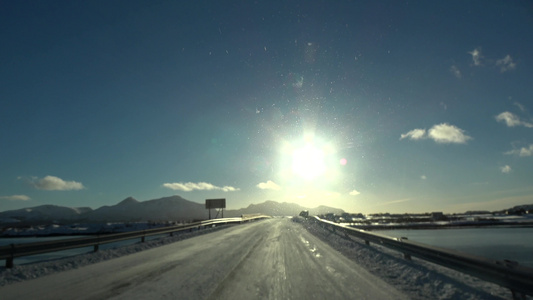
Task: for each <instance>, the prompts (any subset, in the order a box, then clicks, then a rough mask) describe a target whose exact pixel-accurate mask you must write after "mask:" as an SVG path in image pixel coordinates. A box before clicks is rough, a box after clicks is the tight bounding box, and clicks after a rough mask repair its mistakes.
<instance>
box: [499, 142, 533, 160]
mask: <svg viewBox="0 0 533 300" xmlns="http://www.w3.org/2000/svg"><path fill="white" fill-rule="evenodd" d="M505 154H508V155H518V156H522V157H523V156H532V155H533V144H530V145H529V148H526V147H522V148H520V149H514V150H511V151H507V152H505Z"/></svg>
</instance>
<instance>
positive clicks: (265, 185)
mask: <svg viewBox="0 0 533 300" xmlns="http://www.w3.org/2000/svg"><path fill="white" fill-rule="evenodd" d="M256 187H258V188H260V189H262V190H275V191H279V190H281V187H280V186H279V185H277V184H276V183H275V182H274V181H272V180H269V181H267V182H261V183H259V184H258V185H256Z"/></svg>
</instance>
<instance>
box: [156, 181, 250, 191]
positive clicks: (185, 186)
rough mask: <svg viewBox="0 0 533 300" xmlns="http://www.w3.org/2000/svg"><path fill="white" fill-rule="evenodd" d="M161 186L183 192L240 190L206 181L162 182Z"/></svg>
mask: <svg viewBox="0 0 533 300" xmlns="http://www.w3.org/2000/svg"><path fill="white" fill-rule="evenodd" d="M163 187H166V188H168V189H171V190H177V191H184V192H192V191H194V190H198V191H212V190H216V191H223V192H236V191H240V190H241V189H239V188H235V187H232V186H227V185H226V186H223V187H220V186H216V185H213V184H211V183H207V182H197V183H195V182H174V183H164V184H163Z"/></svg>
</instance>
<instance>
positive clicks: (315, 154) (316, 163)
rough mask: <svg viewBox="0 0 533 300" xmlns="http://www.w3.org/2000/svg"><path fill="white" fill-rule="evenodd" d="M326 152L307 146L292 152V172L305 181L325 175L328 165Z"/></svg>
mask: <svg viewBox="0 0 533 300" xmlns="http://www.w3.org/2000/svg"><path fill="white" fill-rule="evenodd" d="M324 157H325V155H324V151H323V150H321V149H319V148H316V147H314V146H313V145H311V144H307V145H305V146H304V147H302V148H298V149H294V150H293V152H292V172H293V173H294V174H297V175H299V176H301V177H303V178H304V179H307V180H313V179H315V178H316V177H318V176H320V175H322V174H324V172H325V171H326V165H325V162H324Z"/></svg>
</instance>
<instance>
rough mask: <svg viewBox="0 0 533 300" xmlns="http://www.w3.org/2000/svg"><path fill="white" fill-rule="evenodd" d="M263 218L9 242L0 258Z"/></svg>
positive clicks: (0, 251)
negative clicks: (40, 240)
mask: <svg viewBox="0 0 533 300" xmlns="http://www.w3.org/2000/svg"><path fill="white" fill-rule="evenodd" d="M264 218H270V217H269V216H265V215H253V216H246V215H243V216H242V217H240V218H224V219H214V220H207V221H200V222H194V223H189V224H185V225H176V226H169V227H161V228H154V229H147V230H138V231H129V232H123V233H113V234H105V235H98V236H91V237H83V238H72V239H64V240H55V241H46V242H36V243H25V244H11V245H7V246H1V247H0V260H1V259H5V260H6V268H13V260H14V259H15V258H16V257H22V256H28V255H35V254H43V253H49V252H56V251H62V250H68V249H74V248H82V247H88V246H94V251H95V252H96V251H98V248H99V245H102V244H108V243H113V242H118V241H123V240H130V239H136V238H141V241H142V242H144V240H145V237H147V236H152V235H159V234H166V233H168V234H170V235H172V234H173V233H174V232H179V231H185V230H192V229H195V228H196V229H199V228H201V227H204V228H205V227H207V226H216V225H220V224H228V223H243V222H248V221H252V220H257V219H264Z"/></svg>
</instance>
